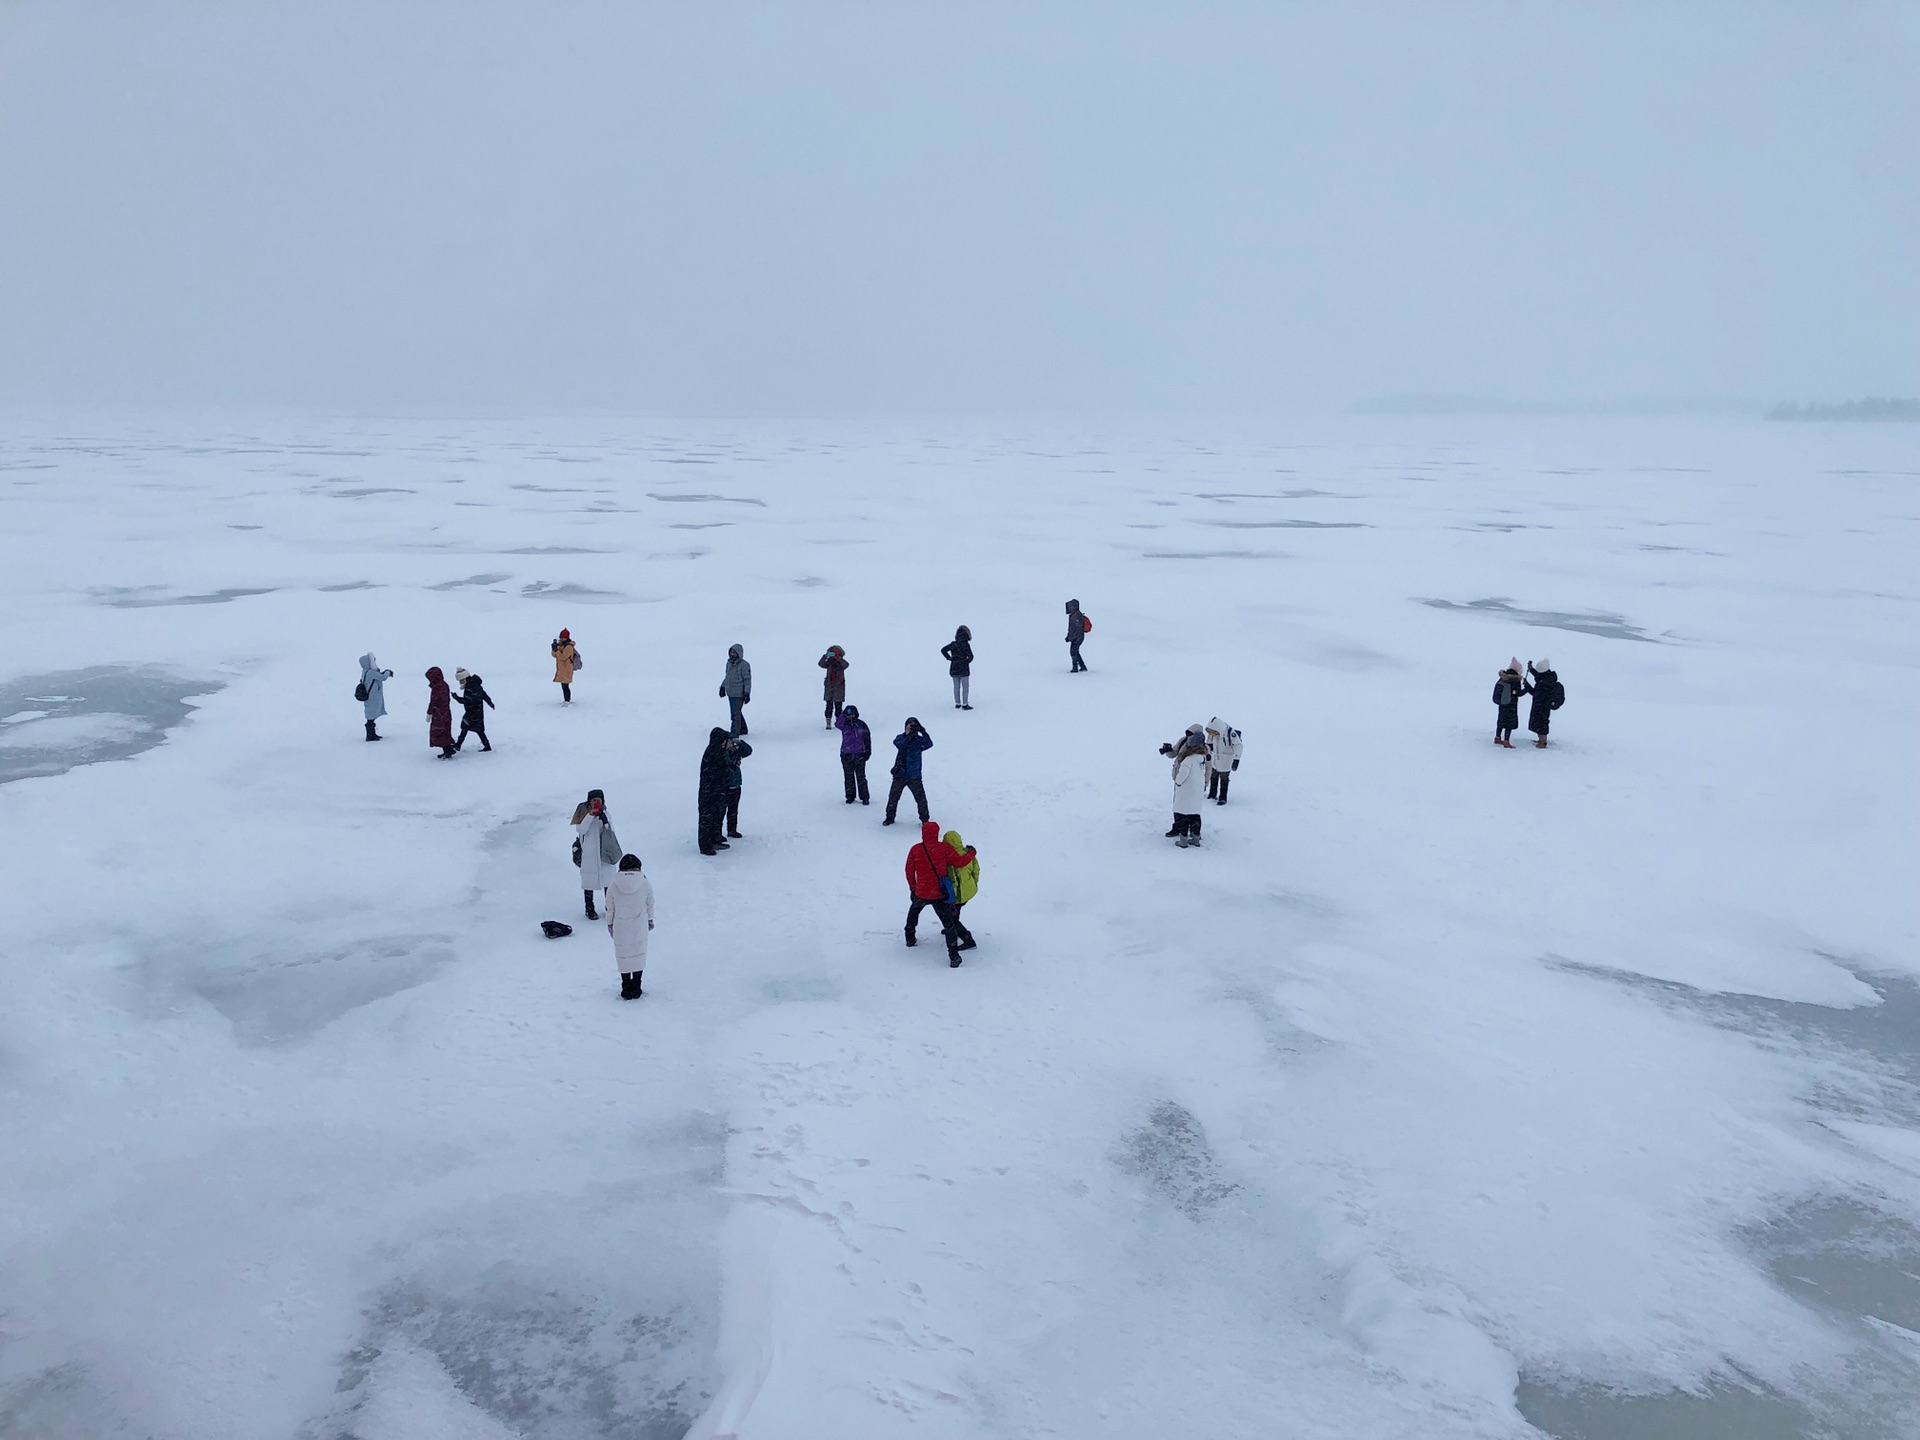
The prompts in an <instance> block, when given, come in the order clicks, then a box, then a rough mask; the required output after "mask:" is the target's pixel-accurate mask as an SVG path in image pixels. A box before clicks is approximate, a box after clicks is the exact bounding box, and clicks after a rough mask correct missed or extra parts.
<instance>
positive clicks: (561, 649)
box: [552, 630, 580, 705]
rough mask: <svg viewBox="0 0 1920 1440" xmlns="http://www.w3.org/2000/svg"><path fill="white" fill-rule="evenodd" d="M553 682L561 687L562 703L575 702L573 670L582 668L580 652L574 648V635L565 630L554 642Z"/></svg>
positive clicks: (569, 703)
mask: <svg viewBox="0 0 1920 1440" xmlns="http://www.w3.org/2000/svg"><path fill="white" fill-rule="evenodd" d="M552 648H553V683H554V684H556V685H558V686H559V687H560V703H561V704H562V705H571V704H572V703H573V672H574V671H576V670H578V669H579V668H580V652H579V651H578V650H576V649H574V648H573V636H571V635H569V634H568V633H567V632H566V631H565V630H562V631H561V632H560V635H559V637H558V638H557V639H556V640H555V641H554V642H553V647H552Z"/></svg>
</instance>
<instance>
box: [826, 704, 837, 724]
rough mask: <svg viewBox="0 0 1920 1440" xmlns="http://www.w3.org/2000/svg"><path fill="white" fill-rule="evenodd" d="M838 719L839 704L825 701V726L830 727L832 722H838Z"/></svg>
mask: <svg viewBox="0 0 1920 1440" xmlns="http://www.w3.org/2000/svg"><path fill="white" fill-rule="evenodd" d="M839 718H840V702H839V701H838V700H829V701H827V724H829V725H831V724H832V723H833V722H834V721H836V720H838V719H839Z"/></svg>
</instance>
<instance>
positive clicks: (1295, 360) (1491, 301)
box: [0, 0, 1920, 415]
mask: <svg viewBox="0 0 1920 1440" xmlns="http://www.w3.org/2000/svg"><path fill="white" fill-rule="evenodd" d="M1393 393H1457V394H1477V395H1497V396H1504V397H1512V398H1524V399H1541V400H1601V401H1607V400H1622V399H1634V398H1642V397H1653V396H1715V395H1718V396H1738V397H1752V398H1756V399H1762V400H1766V399H1774V398H1781V397H1811V398H1840V397H1850V396H1855V395H1864V394H1888V393H1895V394H1916V393H1920V4H1916V3H1911V0H1909V3H1903V4H1874V3H1829V0H1819V3H1804V4H1790V3H1768V0H1741V3H1733V4H1720V3H1711V0H1685V3H1671V0H1667V3H1658V4H1646V5H1614V4H1604V3H1602V4H1581V5H1559V4H1545V3H1504V4H1446V3H1436V0H1428V3H1419V4H1399V5H1395V4H1368V3H1359V0H1354V3H1326V4H1299V5H1290V4H1279V3H1274V4H1259V5H1256V4H1246V5H1231V4H1181V3H1173V0H1167V3H1164V4H1130V3H1124V0H1107V3H1097V4H1096V3H1085V4H1078V3H1053V4H1048V3H1039V0H1035V3H1029V4H1019V5H1013V4H1007V5H996V4H964V5H963V4H951V5H936V4H931V3H909V0H894V3H887V4H877V3H876V4H840V3H827V0H787V3H783V4H779V5H758V4H733V3H721V0H713V3H705V4H693V3H686V4H673V5H611V4H608V5H591V4H569V3H565V0H542V3H539V4H527V5H492V4H486V3H463V4H458V5H444V6H443V5H433V4H425V3H412V4H409V3H391V0H389V3H378V4H366V3H358V0H326V3H310V4H309V3H277V0H248V3H243V4H220V3H172V4H140V3H128V0H116V3H111V4H87V3H59V4H53V3H47V4H38V3H27V4H20V3H11V4H9V3H4V0H0V403H6V404H8V405H10V406H13V407H16V408H17V407H19V406H22V405H25V406H40V405H45V404H48V403H93V404H97V403H137V404H150V403H156V402H157V403H187V404H194V405H208V404H212V405H223V406H245V405H250V404H259V405H272V406H275V407H288V406H290V407H295V408H308V409H317V410H342V409H345V410H366V411H381V412H385V411H394V410H401V411H413V412H419V411H436V410H437V411H448V410H460V411H473V410H476V409H479V410H492V409H498V410H507V411H521V412H524V411H552V410H599V411H620V412H629V413H646V414H715V413H719V414H739V415H750V414H797V413H871V412H885V411H909V412H920V413H926V412H1008V411H1036V410H1077V411H1085V412H1111V411H1119V410H1129V409H1134V408H1141V407H1144V408H1150V409H1156V410H1170V411H1182V410H1189V411H1211V412H1251V411H1261V410H1268V409H1283V410H1284V409H1300V408H1320V407H1326V406H1344V405H1346V404H1348V403H1351V402H1352V401H1355V400H1358V399H1362V398H1365V397H1369V396H1375V395H1381V394H1393Z"/></svg>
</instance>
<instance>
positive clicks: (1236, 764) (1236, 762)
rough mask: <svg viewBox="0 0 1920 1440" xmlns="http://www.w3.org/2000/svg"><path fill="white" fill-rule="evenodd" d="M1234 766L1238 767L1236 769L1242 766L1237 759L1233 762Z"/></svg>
mask: <svg viewBox="0 0 1920 1440" xmlns="http://www.w3.org/2000/svg"><path fill="white" fill-rule="evenodd" d="M1233 768H1234V769H1236V770H1238V769H1239V768H1240V762H1239V761H1238V760H1236V761H1234V762H1233Z"/></svg>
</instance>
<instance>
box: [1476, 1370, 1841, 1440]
mask: <svg viewBox="0 0 1920 1440" xmlns="http://www.w3.org/2000/svg"><path fill="white" fill-rule="evenodd" d="M1513 1398H1514V1404H1515V1406H1516V1407H1517V1408H1518V1409H1519V1411H1520V1413H1521V1415H1522V1416H1524V1417H1525V1419H1526V1421H1527V1423H1528V1424H1529V1425H1532V1426H1533V1427H1534V1428H1535V1429H1537V1430H1539V1431H1541V1432H1542V1433H1544V1434H1546V1435H1550V1436H1552V1437H1553V1440H1841V1436H1842V1434H1846V1433H1851V1434H1852V1435H1854V1436H1856V1437H1858V1440H1865V1435H1864V1434H1863V1433H1862V1432H1858V1431H1855V1432H1840V1431H1833V1430H1829V1429H1827V1428H1825V1427H1824V1426H1821V1425H1820V1424H1819V1423H1818V1422H1817V1421H1816V1420H1815V1419H1814V1417H1813V1415H1812V1413H1811V1412H1809V1411H1808V1410H1807V1409H1806V1408H1805V1407H1804V1406H1802V1405H1800V1404H1799V1403H1797V1402H1796V1401H1794V1400H1791V1399H1789V1398H1788V1397H1786V1396H1784V1395H1782V1394H1780V1393H1779V1392H1778V1391H1775V1390H1771V1389H1769V1388H1767V1387H1766V1386H1763V1385H1759V1384H1758V1383H1755V1382H1748V1383H1740V1382H1738V1381H1735V1380H1731V1379H1727V1378H1716V1379H1714V1380H1713V1381H1711V1382H1710V1383H1709V1384H1707V1385H1706V1386H1705V1387H1703V1388H1702V1389H1701V1390H1700V1391H1699V1392H1698V1393H1689V1392H1687V1391H1684V1390H1668V1391H1664V1392H1661V1393H1658V1394H1650V1395H1635V1394H1632V1393H1631V1392H1628V1391H1624V1390H1616V1389H1612V1388H1609V1387H1607V1386H1604V1385H1588V1384H1582V1383H1580V1382H1577V1381H1576V1382H1559V1381H1556V1380H1553V1379H1546V1378H1539V1377H1535V1376H1531V1375H1522V1376H1521V1377H1520V1384H1519V1387H1518V1389H1516V1391H1515V1392H1514V1397H1513Z"/></svg>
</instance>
